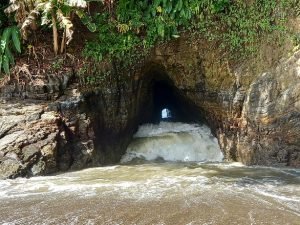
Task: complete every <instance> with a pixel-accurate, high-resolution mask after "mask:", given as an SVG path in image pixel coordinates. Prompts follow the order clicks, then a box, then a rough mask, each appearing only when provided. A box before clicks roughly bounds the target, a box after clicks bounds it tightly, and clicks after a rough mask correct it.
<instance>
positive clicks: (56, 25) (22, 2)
mask: <svg viewBox="0 0 300 225" xmlns="http://www.w3.org/2000/svg"><path fill="white" fill-rule="evenodd" d="M86 7H87V1H85V0H35V1H31V0H19V1H15V0H10V5H9V7H8V8H7V9H6V10H5V12H6V13H15V15H16V21H18V22H19V23H20V24H21V31H22V35H23V37H24V38H25V39H26V38H27V35H28V30H29V28H32V27H36V26H37V22H39V19H40V20H41V24H40V25H41V26H50V27H52V32H53V50H54V53H55V55H57V54H58V53H59V39H61V44H60V53H63V52H64V50H65V48H66V45H67V44H68V43H69V42H70V41H71V40H72V38H73V23H72V18H73V15H74V14H77V15H78V16H79V18H81V19H82V21H83V23H84V24H86V25H87V27H88V28H89V29H90V30H91V31H93V24H92V23H91V22H90V19H89V16H88V15H87V14H86V13H85V12H84V11H83V10H82V9H84V8H86ZM24 15H27V16H24ZM59 29H61V30H63V33H62V37H61V38H59V33H58V30H59Z"/></svg>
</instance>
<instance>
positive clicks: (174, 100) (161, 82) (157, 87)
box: [142, 70, 206, 124]
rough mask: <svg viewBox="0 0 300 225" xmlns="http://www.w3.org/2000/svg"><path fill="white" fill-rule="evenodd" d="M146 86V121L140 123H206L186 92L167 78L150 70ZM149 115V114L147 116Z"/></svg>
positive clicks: (163, 74)
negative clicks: (147, 97)
mask: <svg viewBox="0 0 300 225" xmlns="http://www.w3.org/2000/svg"><path fill="white" fill-rule="evenodd" d="M147 76H148V77H150V78H151V79H150V81H149V85H148V93H149V94H148V96H149V99H148V101H147V103H146V104H148V106H147V107H145V108H147V109H150V110H149V112H146V113H145V114H147V115H148V117H147V118H146V121H143V122H142V123H153V124H157V123H159V122H163V121H167V122H183V123H200V124H202V123H206V122H205V120H204V117H203V114H202V112H201V109H200V108H199V107H196V106H195V105H194V104H193V103H192V102H191V100H189V99H188V97H187V93H186V92H187V91H188V90H181V89H179V88H178V87H176V85H175V84H174V82H173V81H172V80H171V79H170V78H169V76H168V75H167V74H166V73H164V72H162V71H157V70H152V71H151V72H150V73H149V74H147ZM149 113H150V114H149Z"/></svg>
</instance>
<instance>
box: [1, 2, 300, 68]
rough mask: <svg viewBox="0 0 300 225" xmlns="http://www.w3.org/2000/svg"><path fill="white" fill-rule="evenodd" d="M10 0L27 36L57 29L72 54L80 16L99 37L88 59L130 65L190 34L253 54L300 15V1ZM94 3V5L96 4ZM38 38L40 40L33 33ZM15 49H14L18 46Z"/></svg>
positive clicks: (91, 40)
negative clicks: (289, 18) (294, 15)
mask: <svg viewBox="0 0 300 225" xmlns="http://www.w3.org/2000/svg"><path fill="white" fill-rule="evenodd" d="M10 2H11V6H10V7H9V8H8V9H6V12H7V13H10V14H12V15H13V16H14V17H15V19H16V22H18V23H19V27H20V28H21V31H22V34H23V37H27V35H28V34H29V33H30V32H28V31H29V30H30V29H31V30H32V31H33V32H31V34H34V33H35V32H36V31H37V30H43V32H44V31H46V32H49V31H50V30H49V27H50V28H51V29H52V31H53V32H52V33H53V43H54V52H55V53H56V54H57V53H58V52H59V49H58V43H59V42H60V44H61V46H60V52H61V53H66V43H68V42H69V41H70V40H71V38H72V34H73V30H74V27H75V25H77V24H74V20H76V18H80V20H81V22H82V23H83V24H84V25H85V26H86V27H87V28H88V29H89V30H90V31H92V32H94V33H95V35H93V38H89V40H88V41H87V42H86V45H85V49H84V51H83V53H84V56H86V57H87V58H93V59H95V60H98V61H101V60H103V59H112V58H116V59H126V61H128V63H130V62H131V61H130V60H132V57H135V59H136V58H137V56H138V55H141V54H142V55H143V54H144V53H145V52H147V51H148V50H149V49H151V47H153V46H154V45H156V44H158V43H162V42H164V41H168V40H171V39H176V38H179V37H180V35H182V33H183V32H186V31H188V32H189V33H190V34H195V35H200V36H201V37H203V38H206V39H207V40H208V41H214V42H215V43H217V45H218V46H219V47H220V48H221V49H223V50H224V52H227V53H229V54H228V55H237V56H239V57H240V56H248V55H249V54H252V53H254V52H255V51H256V50H257V48H258V46H259V42H260V40H261V37H263V36H268V35H269V34H276V35H277V34H278V33H279V34H283V33H285V32H286V27H285V22H286V18H287V15H288V13H295V12H298V13H299V12H300V10H299V8H300V7H299V2H300V0H250V1H245V0H201V1H199V0H151V1H149V0H115V1H113V0H98V1H97V0H89V1H85V0H19V1H14V0H11V1H10ZM90 2H94V3H93V4H92V5H90ZM22 4H23V5H22ZM75 29H76V28H75ZM48 30H49V31H48ZM86 34H87V33H86V32H82V33H77V36H78V35H80V36H81V37H77V40H80V41H82V40H85V39H87V35H86ZM269 36H270V37H271V38H274V36H272V35H269ZM279 36H280V35H279ZM32 37H34V38H36V37H37V36H36V35H31V38H32ZM276 37H278V35H277V36H276ZM281 37H282V35H281ZM32 39H33V38H32ZM264 40H268V39H264ZM37 41H39V40H37ZM82 43H83V42H81V43H76V45H81V44H82ZM10 46H13V43H12V44H10ZM29 46H30V45H29ZM15 47H16V46H15ZM128 56H130V57H128ZM123 61H124V60H123Z"/></svg>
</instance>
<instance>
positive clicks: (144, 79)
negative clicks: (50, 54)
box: [0, 39, 300, 178]
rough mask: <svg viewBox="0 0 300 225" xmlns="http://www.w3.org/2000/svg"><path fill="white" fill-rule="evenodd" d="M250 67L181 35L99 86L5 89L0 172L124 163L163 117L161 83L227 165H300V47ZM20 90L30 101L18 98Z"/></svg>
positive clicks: (55, 81) (58, 82) (60, 82)
mask: <svg viewBox="0 0 300 225" xmlns="http://www.w3.org/2000/svg"><path fill="white" fill-rule="evenodd" d="M246 64H247V62H246V63H245V64H242V65H234V66H229V65H228V63H227V62H226V61H225V60H223V58H222V56H221V53H220V52H218V50H217V49H211V48H210V46H209V45H207V43H202V42H201V41H200V42H199V43H193V44H190V43H188V42H187V41H183V40H182V39H178V40H176V41H174V42H173V43H167V44H165V45H160V46H158V47H156V48H155V49H154V50H153V52H152V53H151V54H150V55H149V57H148V58H147V59H142V60H141V61H140V62H139V64H138V65H137V66H135V67H133V68H130V70H125V69H124V68H118V67H117V66H114V67H113V66H112V67H111V68H110V67H109V66H107V65H106V67H105V68H106V69H110V70H111V71H110V72H111V74H113V76H112V77H109V79H108V80H107V81H103V84H101V85H99V88H98V89H94V90H88V91H82V92H80V90H79V89H78V87H77V86H76V84H72V85H71V86H69V87H68V85H67V84H68V80H69V78H68V77H69V76H62V77H60V78H57V77H55V76H53V75H49V76H47V81H44V83H42V85H41V86H34V87H30V85H29V86H28V87H27V88H26V90H25V89H21V88H20V87H17V86H16V85H15V86H14V87H11V86H6V87H3V88H1V90H0V93H1V95H2V96H4V97H10V98H6V100H4V99H2V100H0V163H1V164H0V176H1V177H2V178H6V177H10V178H14V177H17V176H32V175H44V174H48V173H53V172H56V171H66V170H68V169H81V168H85V167H88V166H96V165H103V164H109V163H116V162H118V161H119V160H120V158H121V156H122V154H124V152H125V150H126V147H127V146H128V144H129V143H130V141H131V138H132V135H133V134H134V132H135V131H136V129H137V127H138V125H139V124H141V123H144V122H149V121H152V120H153V118H152V117H153V114H154V113H157V112H156V111H155V110H156V108H155V106H154V100H153V99H154V95H155V93H154V89H155V84H158V83H159V84H160V85H165V86H163V87H168V88H169V89H168V90H169V91H170V92H171V94H172V96H173V98H175V100H174V99H173V101H174V102H175V103H174V104H178V105H180V107H179V108H180V109H179V110H180V112H179V111H178V112H179V114H181V115H188V116H189V117H191V118H193V119H194V118H196V119H197V120H198V119H199V120H200V119H201V120H202V121H205V122H206V123H208V125H209V126H210V127H211V128H212V131H213V133H214V134H215V135H216V137H217V138H218V140H219V144H220V146H221V148H222V150H223V152H224V154H225V157H226V160H231V161H241V162H243V163H245V164H247V165H253V164H259V165H274V166H276V165H278V166H293V167H300V51H299V52H296V53H294V54H293V55H292V56H291V57H290V58H289V59H283V60H281V61H280V63H279V64H278V65H277V66H276V67H273V68H270V69H268V70H266V71H265V72H259V73H256V72H253V71H256V70H250V69H247V68H248V67H247V65H246ZM251 66H252V67H253V66H254V65H251ZM99 71H100V70H99ZM115 78H116V79H115ZM117 78H119V79H117ZM47 82H48V83H47ZM20 93H21V95H22V96H26V97H27V98H28V99H26V100H24V99H23V100H21V99H16V98H11V97H13V96H20ZM37 99H40V100H37ZM176 101H177V102H176ZM154 119H155V118H154Z"/></svg>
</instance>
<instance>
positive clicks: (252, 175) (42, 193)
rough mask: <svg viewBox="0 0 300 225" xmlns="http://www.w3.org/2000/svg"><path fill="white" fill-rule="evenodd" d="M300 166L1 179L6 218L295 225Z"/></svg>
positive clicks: (127, 169) (137, 169)
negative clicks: (298, 167) (291, 167)
mask: <svg viewBox="0 0 300 225" xmlns="http://www.w3.org/2000/svg"><path fill="white" fill-rule="evenodd" d="M299 177H300V170H295V169H279V168H263V167H245V166H242V165H240V164H226V163H214V164H196V163H187V164H186V163H160V164H158V163H150V164H143V165H118V166H112V167H103V168H91V169H86V170H83V171H78V172H71V173H66V174H60V175H56V176H48V177H35V178H31V179H24V178H19V179H16V180H5V181H0V201H1V203H0V205H1V211H0V223H1V224H295V225H296V224H297V225H299V221H300V178H299Z"/></svg>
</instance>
